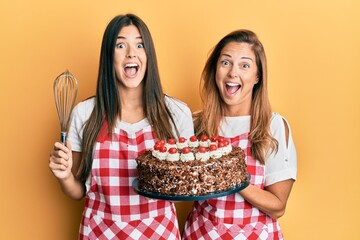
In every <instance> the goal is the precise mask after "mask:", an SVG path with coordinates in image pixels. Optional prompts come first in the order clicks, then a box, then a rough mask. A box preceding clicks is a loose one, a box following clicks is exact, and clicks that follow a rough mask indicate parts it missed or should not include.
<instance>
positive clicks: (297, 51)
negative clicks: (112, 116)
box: [0, 0, 360, 240]
mask: <svg viewBox="0 0 360 240" xmlns="http://www.w3.org/2000/svg"><path fill="white" fill-rule="evenodd" d="M126 12H133V13H136V14H138V15H139V16H140V17H141V18H142V19H143V20H144V21H145V22H146V23H147V24H148V27H149V28H150V31H151V33H152V36H153V38H154V42H155V47H156V50H157V55H158V61H159V68H160V73H161V77H162V82H163V86H164V88H165V91H166V92H167V93H168V94H170V95H172V96H174V97H177V98H179V99H181V100H183V101H185V102H187V103H188V105H189V106H190V107H191V109H192V110H193V111H195V110H197V109H198V108H199V107H200V99H199V95H198V83H199V77H200V73H201V71H202V67H203V65H204V62H205V60H206V58H207V56H208V53H209V50H210V49H211V48H212V47H213V46H214V45H215V44H216V43H217V41H218V40H219V39H220V38H221V37H223V36H224V35H225V34H227V33H228V32H230V31H232V30H234V29H238V28H248V29H251V30H253V31H255V32H256V33H257V34H258V36H259V37H260V39H261V40H262V42H263V44H264V46H265V50H266V53H267V57H268V67H269V91H270V98H271V102H272V106H273V110H274V111H277V112H279V113H281V114H282V115H284V116H285V117H286V118H287V119H288V120H289V122H290V125H291V128H292V132H293V137H294V140H295V143H296V147H297V151H298V180H297V181H296V183H295V185H294V188H293V191H292V194H291V196H290V199H289V202H288V206H287V211H286V213H285V216H284V217H282V218H281V219H280V224H281V226H282V229H283V232H284V234H285V237H286V239H301V240H304V239H307V240H308V239H315V240H317V239H360V230H359V216H360V207H359V204H360V178H359V171H360V161H359V143H360V141H359V134H360V131H359V130H360V127H359V123H360V106H359V105H360V92H359V90H360V74H359V70H360V64H359V59H360V24H359V23H360V1H358V0H342V1H327V0H318V1H313V0H302V1H284V0H277V1H275V0H269V1H242V0H228V1H215V0H195V1H194V0H184V1H148V0H142V1H141V0H138V1H129V0H118V1H116V0H112V1H110V0H104V1H89V0H87V1H84V0H78V1H70V0H62V1H47V0H32V1H25V0H12V1H6V0H2V1H1V2H0V34H1V37H0V43H1V44H0V111H1V112H0V114H1V115H0V121H1V124H0V133H1V138H0V150H1V151H0V161H1V164H0V172H1V173H0V182H1V189H0V194H1V197H0V216H1V217H0V219H1V220H0V239H6V240H7V239H37V240H42V239H44V240H49V239H51V240H57V239H58V240H64V239H66V240H67V239H75V238H76V237H77V232H78V226H79V221H80V217H81V211H82V208H83V202H82V201H80V202H76V201H72V200H70V199H69V198H67V197H66V196H64V195H63V194H62V192H61V191H60V189H59V186H58V183H57V181H56V180H55V178H54V177H53V176H52V174H51V172H50V171H49V169H48V158H49V152H50V150H51V149H52V146H53V142H54V141H56V140H58V139H59V131H60V125H59V122H58V118H57V113H56V109H55V104H54V101H53V93H52V84H53V80H54V78H55V77H56V76H57V75H58V74H60V73H61V72H63V71H64V70H65V69H69V70H70V71H71V72H72V73H73V74H74V75H75V76H76V77H77V78H78V81H79V94H78V98H77V102H78V101H80V100H83V99H84V98H86V97H88V96H90V95H92V94H94V91H95V85H96V77H97V70H98V58H99V51H100V44H101V38H102V34H103V31H104V29H105V27H106V25H107V23H108V22H109V20H110V19H111V18H112V17H113V16H115V15H117V14H119V13H126ZM189 205H190V203H179V204H177V207H178V209H179V218H180V223H181V225H182V224H183V222H184V219H185V217H186V214H187V211H188V210H189Z"/></svg>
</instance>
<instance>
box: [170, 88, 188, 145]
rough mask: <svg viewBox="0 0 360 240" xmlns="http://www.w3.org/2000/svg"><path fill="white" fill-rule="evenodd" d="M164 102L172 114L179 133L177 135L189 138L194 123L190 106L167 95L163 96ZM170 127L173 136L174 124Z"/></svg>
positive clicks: (174, 132)
mask: <svg viewBox="0 0 360 240" xmlns="http://www.w3.org/2000/svg"><path fill="white" fill-rule="evenodd" d="M165 103H166V106H167V107H168V108H169V111H170V113H171V114H172V117H173V119H174V122H175V125H176V127H177V130H178V131H179V134H180V136H179V137H185V138H190V137H191V136H193V135H194V124H193V120H192V113H191V110H190V108H189V107H188V106H187V105H186V104H185V103H184V102H182V101H180V100H178V99H175V98H172V97H169V96H167V95H166V96H165ZM172 127H173V134H174V136H177V134H176V130H175V128H174V125H173V126H172Z"/></svg>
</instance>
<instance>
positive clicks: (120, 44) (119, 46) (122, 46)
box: [116, 43, 125, 48]
mask: <svg viewBox="0 0 360 240" xmlns="http://www.w3.org/2000/svg"><path fill="white" fill-rule="evenodd" d="M124 47H125V44H123V43H118V44H116V48H124Z"/></svg>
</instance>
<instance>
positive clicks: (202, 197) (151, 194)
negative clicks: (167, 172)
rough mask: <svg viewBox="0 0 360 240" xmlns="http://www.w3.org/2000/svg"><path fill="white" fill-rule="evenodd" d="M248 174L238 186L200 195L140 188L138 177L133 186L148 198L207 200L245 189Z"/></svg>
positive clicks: (247, 183) (248, 180)
mask: <svg viewBox="0 0 360 240" xmlns="http://www.w3.org/2000/svg"><path fill="white" fill-rule="evenodd" d="M246 175H247V178H246V182H245V183H241V184H238V185H236V187H234V188H230V189H228V190H226V191H222V192H212V193H209V194H206V195H200V196H182V195H165V194H161V193H155V192H149V191H147V190H144V189H141V188H139V186H138V179H137V178H136V179H135V180H134V181H133V187H134V190H135V192H136V193H138V194H139V195H142V196H144V197H148V198H154V199H161V200H170V201H198V200H206V199H210V198H218V197H223V196H227V195H230V194H233V193H236V192H239V191H241V190H243V189H244V188H246V187H247V186H248V185H249V183H250V174H249V173H246Z"/></svg>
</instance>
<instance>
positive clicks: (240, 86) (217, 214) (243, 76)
mask: <svg viewBox="0 0 360 240" xmlns="http://www.w3.org/2000/svg"><path fill="white" fill-rule="evenodd" d="M266 68H267V65H266V57H265V52H264V48H263V46H262V44H261V42H260V41H259V40H258V38H257V36H256V35H255V34H254V33H253V32H251V31H248V30H238V31H234V32H232V33H230V34H228V35H227V36H225V37H224V38H223V39H222V40H221V41H220V42H219V43H218V44H217V45H216V46H215V48H214V50H213V51H212V53H211V55H210V57H209V59H208V60H207V62H206V65H205V68H204V70H203V75H202V79H203V82H202V101H203V109H202V111H201V112H199V113H197V114H196V115H195V118H194V123H195V131H196V134H197V135H198V136H200V135H202V134H206V135H209V136H218V135H219V136H223V137H225V138H226V139H228V140H229V141H230V142H231V143H232V145H233V146H240V147H242V148H243V149H244V151H245V154H246V161H247V171H248V172H249V173H250V175H251V180H250V185H249V186H248V187H247V188H245V189H243V190H242V191H240V192H238V193H236V194H232V195H228V196H225V197H220V198H216V199H209V200H206V201H198V202H195V203H194V206H193V210H192V212H191V213H190V215H189V217H188V219H187V222H186V225H185V230H184V235H183V238H184V239H282V238H283V235H282V233H281V230H280V227H279V224H278V221H277V219H278V218H279V217H281V216H282V215H283V214H284V212H285V208H286V202H287V200H288V197H289V195H290V191H291V188H292V186H293V183H294V180H295V178H296V172H297V165H296V164H297V159H296V150H295V146H294V143H293V140H292V136H291V131H290V127H289V124H288V123H287V121H286V120H285V119H284V118H283V117H282V116H280V115H279V114H277V113H272V111H271V108H270V103H269V99H268V92H267V69H266Z"/></svg>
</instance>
